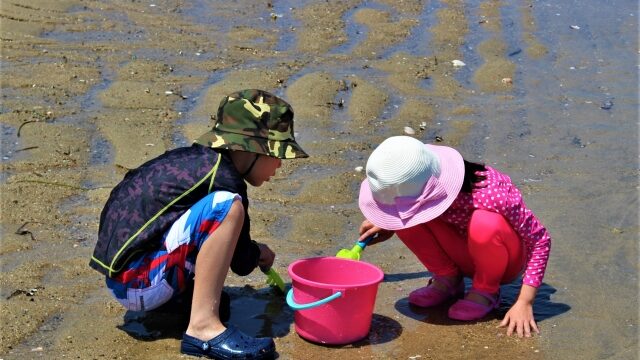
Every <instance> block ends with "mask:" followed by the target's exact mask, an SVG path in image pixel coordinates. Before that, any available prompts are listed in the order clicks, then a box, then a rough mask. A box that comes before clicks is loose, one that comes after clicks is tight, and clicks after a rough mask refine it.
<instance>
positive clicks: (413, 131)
mask: <svg viewBox="0 0 640 360" xmlns="http://www.w3.org/2000/svg"><path fill="white" fill-rule="evenodd" d="M404 133H405V134H407V135H414V134H415V133H416V131H415V130H413V129H412V128H410V127H408V126H405V127H404Z"/></svg>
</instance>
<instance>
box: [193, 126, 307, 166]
mask: <svg viewBox="0 0 640 360" xmlns="http://www.w3.org/2000/svg"><path fill="white" fill-rule="evenodd" d="M194 142H195V143H197V144H200V145H204V146H209V147H212V148H215V149H227V150H238V151H247V152H253V153H257V154H264V155H268V156H271V157H276V158H280V159H296V158H306V157H309V155H308V154H307V153H306V152H305V151H304V150H302V147H300V145H298V143H297V142H296V141H295V140H272V139H268V138H266V139H265V138H262V137H258V136H248V135H245V134H236V133H231V132H225V131H213V130H212V131H207V132H206V133H204V134H202V136H200V137H199V138H198V139H196V140H195V141H194Z"/></svg>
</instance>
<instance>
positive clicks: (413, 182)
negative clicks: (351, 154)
mask: <svg viewBox="0 0 640 360" xmlns="http://www.w3.org/2000/svg"><path fill="white" fill-rule="evenodd" d="M463 179H464V161H463V159H462V155H460V153H459V152H458V151H457V150H455V149H453V148H450V147H447V146H437V145H429V144H423V143H422V142H421V141H419V140H417V139H415V138H412V137H410V136H393V137H390V138H388V139H386V140H384V141H383V142H382V143H381V144H380V145H378V147H377V148H376V149H375V150H374V151H373V152H372V153H371V155H370V156H369V160H367V178H366V179H365V180H364V181H363V182H362V184H361V185H360V197H359V201H358V204H359V206H360V211H362V214H363V215H364V216H365V217H366V218H367V219H368V220H369V221H371V222H372V223H373V224H374V225H376V226H379V227H381V228H383V229H387V230H400V229H406V228H409V227H412V226H415V225H418V224H422V223H426V222H428V221H430V220H433V219H435V218H437V217H438V216H440V215H442V213H443V212H445V210H447V209H448V208H449V206H451V204H452V203H453V201H454V200H455V199H456V197H457V196H458V194H459V193H460V189H461V188H462V180H463Z"/></svg>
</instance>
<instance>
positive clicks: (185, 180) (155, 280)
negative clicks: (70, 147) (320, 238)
mask: <svg viewBox="0 0 640 360" xmlns="http://www.w3.org/2000/svg"><path fill="white" fill-rule="evenodd" d="M293 134H294V133H293V110H292V108H291V106H290V105H289V104H287V103H286V102H285V101H284V100H282V99H280V98H278V97H276V96H274V95H272V94H270V93H268V92H266V91H262V90H244V91H240V92H237V93H234V94H231V95H229V96H226V97H224V99H223V100H222V102H221V103H220V106H219V108H218V115H217V119H216V123H215V125H214V127H213V129H212V130H211V131H209V132H208V133H206V134H204V135H203V136H202V137H200V139H198V140H197V141H196V143H195V144H193V145H192V146H190V147H183V148H178V149H175V150H172V151H168V152H166V153H164V154H163V155H160V156H158V157H157V158H155V159H153V160H150V161H148V162H147V163H145V164H143V165H141V166H140V167H139V168H137V169H134V170H131V171H129V172H128V173H127V174H126V176H125V177H124V179H123V180H122V182H121V183H120V184H118V185H117V186H116V187H115V188H114V189H113V191H112V192H111V195H110V197H109V200H108V201H107V203H106V205H105V207H104V209H103V211H102V214H101V216H100V229H99V237H98V243H97V244H96V248H95V251H94V253H93V257H92V258H91V262H90V265H91V267H93V268H94V269H96V270H98V271H99V272H101V273H102V274H104V275H105V276H106V282H107V287H108V288H109V290H110V291H111V292H112V294H113V295H114V296H115V298H116V299H117V300H118V301H119V302H120V303H121V304H122V305H124V306H125V307H126V308H127V309H129V310H134V311H141V310H153V309H156V308H158V307H159V306H161V305H163V304H165V303H167V302H169V301H170V300H173V299H175V298H177V297H179V296H181V295H182V294H183V293H184V292H186V291H188V289H189V288H191V287H193V300H192V303H191V312H190V318H189V325H188V327H187V329H186V331H185V333H184V336H183V339H182V345H181V348H180V350H181V352H182V353H185V354H189V355H196V356H206V357H210V358H214V359H231V358H233V359H247V358H250V359H269V358H273V357H274V356H275V344H274V342H273V340H272V339H271V338H253V337H250V336H248V335H245V334H243V333H242V332H241V331H240V330H238V329H237V328H235V327H233V326H229V327H225V325H223V323H222V321H221V319H220V314H219V310H220V299H221V293H222V287H223V284H224V280H225V278H226V276H227V272H228V270H229V268H231V270H232V271H233V272H234V273H236V274H238V275H247V274H249V273H251V272H252V271H253V270H254V269H255V268H256V267H257V266H260V267H261V268H263V269H269V268H270V267H271V266H272V264H273V261H274V258H275V254H274V253H273V251H271V249H269V247H268V246H267V245H265V244H260V243H258V242H255V241H253V240H252V239H251V235H250V234H249V216H248V212H247V208H248V206H249V202H248V198H247V185H246V183H245V182H247V183H249V184H251V185H252V186H260V185H262V184H263V183H264V182H265V181H269V179H270V177H271V176H273V175H274V174H275V172H276V170H277V169H278V168H279V167H280V165H281V159H293V158H303V157H307V156H308V155H307V154H306V153H305V152H304V151H303V150H302V149H301V148H300V146H299V145H298V144H297V143H296V141H295V139H294V135H293Z"/></svg>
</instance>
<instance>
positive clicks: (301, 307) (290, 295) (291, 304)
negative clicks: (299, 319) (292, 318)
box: [287, 288, 342, 310]
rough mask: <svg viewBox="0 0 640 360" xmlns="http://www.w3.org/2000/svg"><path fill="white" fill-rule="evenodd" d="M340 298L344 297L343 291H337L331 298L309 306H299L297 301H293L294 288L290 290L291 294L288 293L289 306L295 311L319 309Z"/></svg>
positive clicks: (328, 297)
mask: <svg viewBox="0 0 640 360" xmlns="http://www.w3.org/2000/svg"><path fill="white" fill-rule="evenodd" d="M340 296H342V291H336V292H335V293H333V294H332V295H330V296H327V297H326V298H324V299H320V300H318V301H314V302H312V303H308V304H297V303H296V301H295V300H293V288H291V289H289V292H288V293H287V305H289V306H290V307H291V308H292V309H293V310H305V309H312V308H314V307H318V306H320V305H324V304H326V303H328V302H329V301H332V300H335V299H337V298H339V297H340Z"/></svg>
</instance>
